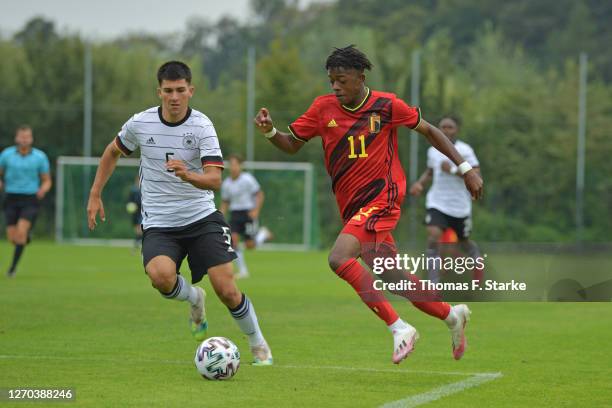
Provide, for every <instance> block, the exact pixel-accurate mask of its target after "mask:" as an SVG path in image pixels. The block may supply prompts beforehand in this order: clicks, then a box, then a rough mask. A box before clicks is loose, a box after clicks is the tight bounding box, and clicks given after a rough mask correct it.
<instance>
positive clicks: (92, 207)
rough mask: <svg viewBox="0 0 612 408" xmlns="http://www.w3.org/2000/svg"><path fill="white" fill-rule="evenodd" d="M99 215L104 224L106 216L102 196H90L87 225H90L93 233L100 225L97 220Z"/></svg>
mask: <svg viewBox="0 0 612 408" xmlns="http://www.w3.org/2000/svg"><path fill="white" fill-rule="evenodd" d="M98 214H100V219H101V220H102V221H103V222H104V221H106V214H105V213H104V204H103V203H102V198H101V197H100V196H94V195H91V194H90V195H89V201H88V202H87V224H88V225H89V229H90V230H91V231H93V229H94V228H96V226H97V225H98V222H97V220H96V218H97V216H98Z"/></svg>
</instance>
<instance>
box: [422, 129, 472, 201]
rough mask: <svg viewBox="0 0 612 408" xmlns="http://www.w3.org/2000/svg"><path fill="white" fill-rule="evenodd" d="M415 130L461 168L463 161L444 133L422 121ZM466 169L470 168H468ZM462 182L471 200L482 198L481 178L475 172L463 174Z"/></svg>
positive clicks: (470, 171)
mask: <svg viewBox="0 0 612 408" xmlns="http://www.w3.org/2000/svg"><path fill="white" fill-rule="evenodd" d="M415 130H416V131H417V132H419V133H420V134H422V135H423V136H425V137H426V138H427V140H429V143H431V145H432V146H433V147H435V148H436V149H438V150H439V151H440V152H441V153H442V154H444V155H445V156H446V157H448V158H449V159H451V160H452V161H453V163H455V165H457V166H459V167H460V168H461V164H462V163H463V162H464V161H465V160H464V159H463V157H462V156H461V154H460V153H459V152H458V151H457V149H455V145H453V144H452V143H451V141H450V140H449V139H448V138H447V137H446V136H445V135H444V133H442V131H441V130H440V129H438V128H437V127H435V126H433V125H432V124H430V123H429V122H427V121H426V120H424V119H422V120H421V122H420V123H419V125H418V126H417V127H416V129H415ZM468 168H471V166H468ZM463 181H464V183H465V187H466V188H467V189H468V191H469V192H470V194H471V195H472V198H474V199H476V200H477V199H479V198H481V197H482V191H483V187H482V186H483V183H482V178H480V175H479V174H478V172H477V171H475V170H474V169H471V170H469V171H467V172H466V173H464V174H463Z"/></svg>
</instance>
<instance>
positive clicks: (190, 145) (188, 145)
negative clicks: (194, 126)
mask: <svg viewBox="0 0 612 408" xmlns="http://www.w3.org/2000/svg"><path fill="white" fill-rule="evenodd" d="M183 147H184V148H185V149H195V148H196V138H195V135H194V134H193V133H184V134H183Z"/></svg>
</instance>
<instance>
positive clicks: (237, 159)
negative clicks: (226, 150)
mask: <svg viewBox="0 0 612 408" xmlns="http://www.w3.org/2000/svg"><path fill="white" fill-rule="evenodd" d="M232 159H235V160H236V161H238V163H240V164H242V162H243V161H244V158H243V157H242V156H241V155H239V154H238V153H232V154H230V155H229V156H227V160H232Z"/></svg>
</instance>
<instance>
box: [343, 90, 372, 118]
mask: <svg viewBox="0 0 612 408" xmlns="http://www.w3.org/2000/svg"><path fill="white" fill-rule="evenodd" d="M370 95H371V92H370V88H368V87H367V86H366V96H365V97H364V98H363V100H362V101H361V103H359V105H357V106H355V107H354V108H349V107H348V106H346V105H342V109H345V110H347V111H349V112H357V111H358V110H359V109H361V108H362V107H363V105H365V103H366V102H367V101H368V99H370Z"/></svg>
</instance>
